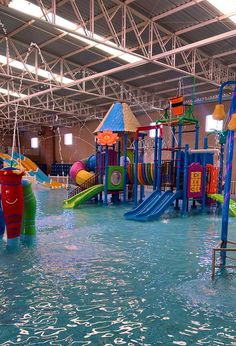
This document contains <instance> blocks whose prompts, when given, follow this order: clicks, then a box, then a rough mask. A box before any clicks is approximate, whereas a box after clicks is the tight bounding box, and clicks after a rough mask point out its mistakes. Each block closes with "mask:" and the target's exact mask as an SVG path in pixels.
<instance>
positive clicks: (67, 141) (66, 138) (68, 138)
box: [64, 133, 73, 145]
mask: <svg viewBox="0 0 236 346" xmlns="http://www.w3.org/2000/svg"><path fill="white" fill-rule="evenodd" d="M64 144H65V145H72V144H73V137H72V133H65V134H64Z"/></svg>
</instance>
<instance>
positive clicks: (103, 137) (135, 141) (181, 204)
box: [64, 82, 236, 276]
mask: <svg viewBox="0 0 236 346" xmlns="http://www.w3.org/2000/svg"><path fill="white" fill-rule="evenodd" d="M228 84H236V82H228V83H225V84H223V85H222V86H221V89H220V96H219V104H218V105H217V106H216V110H215V111H214V114H213V116H214V118H215V119H217V120H222V119H223V118H224V117H225V114H224V109H223V105H222V103H221V102H222V90H223V88H224V86H225V85H228ZM235 100H236V90H235V91H234V94H233V97H232V102H231V108H230V113H229V114H230V115H229V124H228V129H223V130H222V131H218V132H217V131H216V132H214V134H215V138H216V139H217V143H216V144H215V145H214V146H212V147H209V145H208V137H209V136H206V137H205V138H204V139H203V145H202V147H200V143H199V122H198V120H197V119H196V118H195V117H194V114H193V105H184V100H183V98H182V97H175V98H171V99H170V100H169V102H170V107H169V109H167V110H166V111H165V112H164V114H163V115H162V116H161V117H159V118H158V119H157V120H156V122H155V123H154V124H152V125H148V126H140V124H138V123H137V120H136V119H135V117H134V115H133V113H132V111H131V110H130V108H129V107H128V106H127V105H125V104H120V103H115V104H113V106H112V107H111V108H110V110H109V111H108V113H107V114H106V116H105V118H104V119H103V121H102V122H101V124H100V125H99V126H98V128H97V129H96V130H95V135H96V153H95V155H92V156H90V158H88V159H87V160H82V161H78V162H76V163H75V164H74V165H73V166H72V168H71V172H70V175H71V178H72V179H73V180H74V181H75V182H76V183H77V185H78V186H77V187H76V189H74V190H72V191H70V192H69V194H68V198H67V199H66V200H65V201H64V208H75V207H77V206H79V205H81V204H83V203H85V202H87V201H89V200H94V201H95V202H101V203H103V205H105V206H106V205H108V203H109V202H113V203H117V202H120V201H123V202H127V201H129V202H131V203H132V204H133V209H131V210H130V211H128V212H126V213H125V215H124V217H125V218H126V219H127V220H134V221H142V222H144V221H152V220H155V219H158V218H159V217H160V216H162V215H163V214H164V213H165V212H166V211H167V210H169V209H170V208H174V209H175V210H176V211H179V212H180V215H187V214H188V213H190V212H191V211H192V210H199V211H200V212H204V211H206V210H209V208H212V206H215V207H216V208H218V210H221V206H222V233H221V242H220V245H219V246H218V247H216V248H215V249H214V251H215V252H217V251H218V250H219V252H220V258H221V260H220V264H219V265H218V267H222V266H225V264H226V257H227V256H226V252H227V251H235V249H234V248H232V245H234V244H235V243H234V242H232V241H228V240H227V229H228V218H229V215H231V216H233V217H236V202H235V201H234V200H232V199H230V182H231V174H232V158H233V144H234V143H233V142H234V140H233V138H234V130H236V113H235V110H236V109H235V105H236V101H235ZM193 104H194V103H193ZM151 130H152V131H155V135H154V138H153V142H152V145H151V147H149V148H148V149H149V151H148V149H147V147H146V142H145V140H146V139H147V138H148V137H149V135H150V131H151ZM167 131H169V137H170V139H171V140H170V142H171V143H170V144H168V145H167V144H166V143H165V141H164V138H165V136H166V133H167ZM185 133H186V134H187V133H188V134H189V133H193V134H194V138H195V140H194V147H193V148H190V147H189V144H187V143H186V140H185V141H184V137H183V136H184V135H185ZM211 135H212V134H211ZM113 137H114V138H115V137H116V140H115V141H114V142H112V138H113ZM226 140H227V146H226V153H227V156H226V170H225V177H224V152H225V144H226ZM183 143H185V144H184V145H183ZM150 149H152V150H150ZM147 152H148V153H149V159H150V153H151V155H152V158H151V160H150V162H146V161H145V154H146V153H147ZM128 153H129V154H128ZM166 153H167V154H168V156H169V157H168V158H167V155H166ZM91 162H92V164H91ZM223 185H224V189H223ZM148 186H149V187H152V189H153V192H151V193H150V192H148V193H147V192H146V191H145V189H146V187H148ZM108 196H111V198H110V200H109V199H108ZM177 215H178V214H177ZM227 244H231V248H227ZM222 249H223V250H222ZM215 257H216V255H214V256H213V258H215ZM213 268H214V270H215V268H217V264H216V262H215V260H214V265H213ZM213 276H214V275H213Z"/></svg>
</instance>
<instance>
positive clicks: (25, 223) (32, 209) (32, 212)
mask: <svg viewBox="0 0 236 346" xmlns="http://www.w3.org/2000/svg"><path fill="white" fill-rule="evenodd" d="M22 185H23V192H24V214H23V220H22V226H21V237H22V239H23V240H26V241H28V240H33V238H34V237H35V235H36V227H35V216H36V199H35V196H34V193H33V190H32V184H31V183H30V182H29V181H28V180H23V181H22Z"/></svg>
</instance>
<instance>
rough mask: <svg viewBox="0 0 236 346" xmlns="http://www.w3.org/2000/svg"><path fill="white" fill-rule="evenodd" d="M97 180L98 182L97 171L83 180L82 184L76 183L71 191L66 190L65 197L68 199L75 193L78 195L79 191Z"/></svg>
mask: <svg viewBox="0 0 236 346" xmlns="http://www.w3.org/2000/svg"><path fill="white" fill-rule="evenodd" d="M97 182H98V173H97V174H94V175H93V176H92V177H90V178H89V179H87V180H85V182H83V184H80V185H78V186H77V187H76V188H74V189H73V190H72V191H70V192H68V195H67V198H68V199H69V198H71V197H73V196H75V195H78V193H80V192H82V191H84V190H86V189H88V188H89V187H91V186H93V185H95V184H97Z"/></svg>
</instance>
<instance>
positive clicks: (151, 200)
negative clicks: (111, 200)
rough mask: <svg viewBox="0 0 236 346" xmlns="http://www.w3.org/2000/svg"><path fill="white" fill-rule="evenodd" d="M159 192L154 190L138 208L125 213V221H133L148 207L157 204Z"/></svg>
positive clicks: (159, 196)
mask: <svg viewBox="0 0 236 346" xmlns="http://www.w3.org/2000/svg"><path fill="white" fill-rule="evenodd" d="M161 196H162V195H161V192H159V191H157V190H155V191H153V192H152V193H151V195H149V196H148V197H147V198H145V200H144V201H143V202H142V203H141V204H139V206H138V207H137V208H135V209H133V210H131V211H128V212H127V213H125V218H126V219H127V220H134V219H135V218H136V217H137V216H138V215H140V214H143V213H145V212H146V211H147V210H148V209H150V207H151V206H152V205H154V204H156V203H157V202H158V200H159V199H160V198H161Z"/></svg>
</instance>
